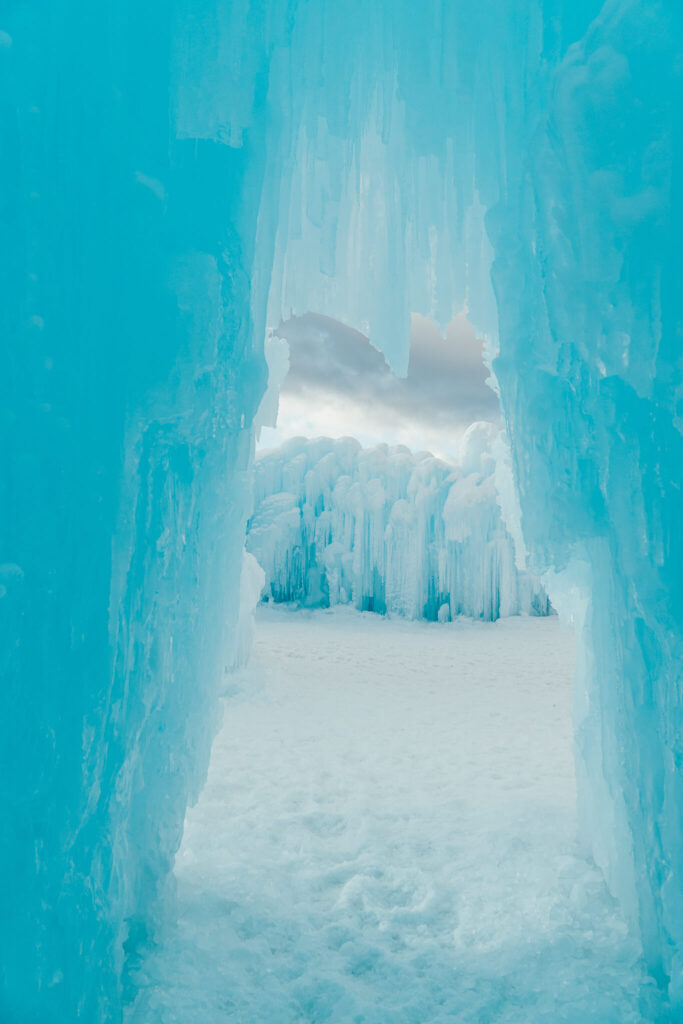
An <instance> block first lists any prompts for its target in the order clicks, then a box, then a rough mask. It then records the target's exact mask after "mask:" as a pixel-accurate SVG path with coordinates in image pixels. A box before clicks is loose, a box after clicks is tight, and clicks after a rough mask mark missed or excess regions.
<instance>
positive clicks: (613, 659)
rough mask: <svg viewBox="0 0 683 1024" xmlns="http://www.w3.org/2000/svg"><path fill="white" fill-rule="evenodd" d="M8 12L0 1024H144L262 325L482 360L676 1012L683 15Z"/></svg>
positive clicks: (229, 548)
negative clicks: (4, 1022) (135, 1017)
mask: <svg viewBox="0 0 683 1024" xmlns="http://www.w3.org/2000/svg"><path fill="white" fill-rule="evenodd" d="M58 8H59V9H56V7H55V5H52V7H49V6H48V5H47V4H45V3H43V2H41V0H23V2H18V0H10V2H9V4H7V5H6V6H5V7H4V8H3V10H2V12H1V13H0V133H1V136H0V137H1V139H2V142H1V145H2V153H3V161H2V166H1V167H0V231H1V233H2V236H1V237H2V246H1V247H0V325H1V328H0V329H1V332H2V334H1V339H0V359H1V364H0V389H2V402H1V404H0V416H1V422H2V432H3V436H2V440H1V447H0V451H1V452H2V455H1V456H0V462H1V465H2V477H1V479H2V493H1V499H2V500H1V502H0V549H1V550H0V574H1V579H0V594H2V597H1V598H0V629H1V630H2V637H1V639H2V646H1V653H0V658H1V662H0V663H1V664H2V690H1V693H2V696H1V698H0V700H1V701H2V707H1V715H0V721H1V723H2V724H1V726H0V728H1V729H2V736H1V742H0V757H1V758H2V776H3V784H2V788H1V790H0V792H1V793H2V807H1V808H0V814H1V815H2V820H3V822H4V828H5V832H4V835H3V840H2V845H1V848H0V877H2V878H3V879H10V880H11V885H8V886H6V887H5V891H4V892H3V894H2V897H0V899H1V900H2V907H1V910H2V918H3V922H4V926H3V929H2V933H1V936H0V965H1V966H0V971H1V972H2V973H1V974H0V1007H1V1008H2V1011H3V1014H4V1016H5V1017H6V1018H7V1019H9V1020H10V1021H22V1022H23V1021H25V1020H36V1021H40V1022H41V1024H42V1022H49V1021H53V1020H54V1021H60V1022H63V1021H66V1020H75V1019H79V1015H80V1016H81V1017H82V1019H85V1020H88V1021H100V1020H101V1021H105V1020H106V1021H114V1022H115V1021H116V1020H117V1019H118V1014H119V1012H120V1007H121V1004H122V1000H123V999H125V959H126V957H131V956H135V955H136V949H138V948H140V946H141V945H144V942H145V941H146V940H147V938H148V936H149V935H150V934H152V932H153V924H154V920H155V916H156V915H157V914H158V913H159V906H162V905H163V900H162V901H161V902H160V900H159V896H160V895H163V891H164V887H165V879H166V876H167V873H168V869H169V866H170V864H171V863H172V858H173V854H174V851H175V849H176V848H177V844H178V841H179V836H180V831H181V828H182V820H183V813H184V808H185V804H186V801H187V800H188V799H191V798H192V797H193V796H194V795H195V794H196V792H197V790H198V788H199V786H200V785H201V780H202V777H203V771H204V768H205V765H206V761H207V757H208V750H209V744H210V739H211V736H212V734H213V731H214V730H215V728H216V721H215V705H216V694H217V692H218V688H219V683H220V676H221V671H222V667H223V665H224V664H225V662H226V660H228V658H229V653H230V645H231V634H232V629H233V625H234V623H235V621H236V619H237V612H238V600H239V595H238V586H239V579H238V576H239V566H240V564H241V547H242V543H243V531H244V523H245V519H246V516H247V514H248V505H249V493H248V485H247V472H248V465H249V461H250V458H251V448H252V438H251V430H250V426H251V422H252V419H253V416H254V413H255V410H256V408H257V406H258V402H259V399H260V396H261V393H262V391H263V387H264V384H265V363H264V360H263V356H262V339H263V335H264V331H265V326H266V322H267V319H270V320H271V321H272V320H273V319H274V318H276V317H277V316H278V315H279V312H280V311H281V310H283V309H284V310H286V311H287V312H289V310H290V309H294V310H295V311H298V312H303V311H305V309H306V308H312V309H316V310H317V311H319V312H322V313H328V314H331V315H341V316H342V317H343V318H344V319H348V320H350V321H352V322H353V323H354V324H356V325H357V326H363V327H366V328H367V329H368V330H369V331H370V333H371V337H372V339H373V340H374V341H375V342H376V343H377V344H378V345H380V346H381V347H382V348H383V349H384V351H385V352H386V354H387V357H388V358H389V359H390V360H391V362H392V364H393V366H394V367H395V368H396V369H397V370H399V371H400V370H401V369H403V368H405V366H406V365H407V339H408V330H407V328H408V322H407V317H408V313H409V312H410V311H411V310H413V311H416V312H417V311H419V312H423V313H426V314H431V315H432V316H434V317H435V319H437V320H439V321H441V322H445V321H446V320H448V319H449V318H450V315H451V313H452V312H453V311H454V310H458V309H460V308H461V307H462V306H463V304H464V303H467V306H468V310H469V315H470V317H471V319H472V320H473V321H474V322H475V323H476V324H477V325H478V326H479V327H480V328H482V329H484V330H486V331H487V332H488V335H489V338H490V352H491V355H492V357H493V356H495V361H494V368H495V372H496V375H497V377H498V380H499V382H500V386H501V392H502V401H503V406H504V410H505V414H506V418H507V421H508V424H509V428H510V433H511V439H512V450H513V459H514V465H515V469H516V474H517V482H518V489H519V499H520V508H521V523H522V527H523V530H524V539H525V543H526V545H527V548H528V550H529V554H530V561H531V568H532V569H533V570H535V571H545V570H553V571H555V573H556V577H555V582H554V585H553V592H552V596H553V598H554V599H557V601H558V602H562V601H564V602H565V603H569V602H570V601H571V602H572V603H573V607H574V610H575V612H576V614H577V616H579V617H580V618H581V619H582V621H583V623H584V626H583V645H584V654H583V657H582V659H581V668H580V674H579V679H578V681H577V704H576V717H577V749H578V753H579V768H580V771H579V775H580V783H581V790H582V806H583V808H584V827H585V832H586V835H587V837H588V838H589V839H590V841H591V842H592V843H593V846H594V849H595V851H596V855H597V857H598V859H599V861H600V863H601V864H603V866H604V867H605V870H606V872H607V874H608V877H609V879H610V882H611V884H612V886H613V888H614V891H615V892H616V893H617V894H618V895H619V896H620V897H621V898H622V899H623V900H624V903H625V905H626V906H627V908H628V910H629V911H630V913H631V917H632V920H633V921H634V926H638V927H640V928H641V931H642V934H643V938H644V944H645V949H646V953H647V956H648V958H649V962H650V964H651V966H652V970H653V972H654V973H655V974H656V975H657V976H658V977H659V978H660V980H662V982H663V983H665V984H668V983H669V980H671V986H670V988H671V994H672V998H673V1000H674V1002H676V1001H680V1000H681V999H683V996H682V995H681V992H680V987H681V979H683V971H682V968H681V963H680V956H681V951H683V908H681V893H682V891H683V825H682V823H681V815H680V807H681V805H682V799H681V792H680V790H681V763H682V757H683V754H682V750H681V738H680V737H681V730H680V721H681V719H680V716H681V711H680V708H681V679H680V665H681V626H680V622H681V615H682V614H683V594H681V586H682V583H681V579H682V577H681V574H680V570H679V567H680V565H681V554H682V552H681V544H682V540H681V527H680V524H681V522H683V509H682V508H681V492H680V485H681V466H682V465H683V451H682V439H681V429H682V427H683V413H682V412H681V400H682V399H683V391H682V387H683V385H682V379H683V375H682V372H681V357H680V345H681V330H680V314H679V311H678V304H677V294H676V292H677V287H678V283H679V280H680V269H679V268H680V260H679V256H678V244H679V243H678V239H679V238H680V236H681V227H682V226H683V225H682V223H681V221H682V217H681V205H680V179H681V127H680V117H679V111H680V109H681V99H682V97H681V67H682V62H681V59H680V40H681V38H682V26H681V17H682V15H681V13H680V10H679V8H678V5H676V4H674V3H673V2H663V0H662V2H656V0H645V2H643V0H640V2H638V3H635V2H632V0H609V2H607V3H604V4H603V3H601V2H599V0H573V2H571V3H570V2H569V0H511V2H509V3H505V4H502V3H500V4H499V3H493V2H489V3H482V2H481V0H478V2H472V0H431V2H428V3H424V4H420V5H416V4H414V3H412V2H411V3H409V2H407V0H398V2H392V3H391V4H389V3H388V2H387V0H364V2H362V3H361V2H360V0H344V2H339V0H337V2H334V3H332V2H331V0H319V2H318V0H317V2H304V0H290V2H286V0H270V2H261V3H257V2H248V0H231V2H230V3H228V2H227V0H225V2H222V0H218V2H216V0H214V2H213V3H208V2H207V0H176V2H172V3H165V4H160V3H156V2H155V3H148V4H132V3H130V2H128V0H123V2H120V3H118V4H117V5H112V4H108V3H106V2H105V3H102V4H99V5H93V4H86V3H84V2H81V0H62V2H61V3H60V4H59V5H58Z"/></svg>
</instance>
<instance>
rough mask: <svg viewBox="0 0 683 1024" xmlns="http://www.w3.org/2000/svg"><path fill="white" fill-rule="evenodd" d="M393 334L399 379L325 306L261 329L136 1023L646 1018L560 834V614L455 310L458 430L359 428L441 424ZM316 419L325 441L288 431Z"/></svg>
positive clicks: (424, 370)
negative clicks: (203, 675)
mask: <svg viewBox="0 0 683 1024" xmlns="http://www.w3.org/2000/svg"><path fill="white" fill-rule="evenodd" d="M413 328H414V330H413V335H414V336H413V348H412V358H411V367H412V373H411V369H410V368H409V372H408V377H407V378H406V380H405V381H397V379H396V378H393V376H392V375H391V374H390V372H389V371H388V368H387V367H386V364H385V363H384V360H383V358H382V357H381V356H380V355H379V353H377V352H376V351H375V350H374V349H372V348H371V347H370V346H369V343H367V339H364V338H363V336H362V335H359V334H358V333H357V332H352V331H349V330H348V329H347V328H343V327H341V325H338V324H336V323H335V322H334V321H330V320H328V319H325V318H321V317H316V316H308V317H302V318H299V319H298V320H294V321H291V322H289V323H288V324H287V325H284V326H283V327H282V328H281V329H280V331H279V332H278V334H279V336H281V337H283V338H286V340H287V342H288V345H289V363H290V371H289V376H288V378H287V380H286V381H285V383H284V386H283V389H282V405H281V418H280V421H279V425H278V426H277V427H273V428H271V431H272V432H271V433H270V434H268V433H267V432H266V434H265V437H264V438H263V441H264V447H263V448H262V450H261V452H260V453H259V455H258V457H257V460H256V466H255V493H254V502H255V507H254V514H253V516H252V519H251V521H250V524H249V528H248V537H247V549H248V551H249V554H250V558H251V559H252V561H251V562H247V565H248V566H249V565H250V566H251V567H250V568H248V569H247V573H246V574H245V579H248V580H250V581H251V584H252V585H253V584H254V582H255V581H256V582H257V583H258V586H257V588H256V589H258V587H260V588H261V598H262V601H261V603H260V605H259V607H258V608H257V609H256V616H255V618H256V628H255V637H254V651H253V655H252V657H251V660H250V661H249V663H248V664H247V665H246V667H239V668H237V669H235V671H233V672H232V673H231V674H230V676H229V679H228V685H227V689H226V693H225V696H224V724H223V727H222V730H221V732H220V734H219V736H218V738H217V740H216V742H215V744H214V748H213V753H212V761H211V767H210V772H209V778H208V781H207V784H206V787H205V789H204V792H203V794H202V796H201V799H200V801H199V803H198V805H197V806H196V807H195V808H192V809H191V810H190V811H189V813H188V816H187V819H186V823H185V834H184V838H183V843H182V847H181V850H180V853H179V855H178V858H177V861H176V868H175V875H176V881H177V886H178V922H177V925H173V926H172V927H171V928H170V930H169V933H168V936H167V938H166V940H165V942H164V943H163V944H162V945H161V946H160V947H159V949H158V950H157V951H156V952H155V953H154V954H152V955H151V956H149V957H148V958H147V960H146V962H145V965H144V977H143V978H142V979H136V981H137V983H138V984H139V994H138V998H137V1001H136V1004H135V1006H134V1008H133V1011H132V1020H133V1021H134V1022H135V1024H149V1022H152V1021H155V1022H159V1024H161V1022H164V1024H165V1022H167V1021H168V1022H170V1021H177V1020H180V1021H182V1022H183V1024H194V1022H195V1021H196V1022H197V1024H199V1022H200V1021H201V1022H202V1024H204V1022H205V1021H206V1020H210V1021H221V1020H228V1021H245V1022H247V1021H248V1022H254V1024H256V1022H261V1021H263V1022H266V1021H267V1022H270V1021H277V1022H278V1024H280V1022H282V1024H290V1022H291V1024H295V1022H297V1024H299V1022H302V1024H303V1022H309V1024H313V1022H318V1021H330V1022H333V1024H346V1022H349V1021H354V1022H355V1021H358V1022H364V1024H394V1022H395V1024H399V1022H401V1024H404V1022H405V1024H432V1022H433V1024H437V1022H446V1021H448V1022H451V1021H458V1022H460V1021H465V1022H472V1024H475V1022H476V1024H479V1022H483V1021H500V1022H506V1024H513V1022H516V1024H521V1022H525V1024H528V1022H530V1021H543V1020H549V1021H550V1020H552V1021H559V1020H565V1021H576V1022H578V1021H581V1022H582V1024H587V1022H588V1024H590V1022H596V1024H597V1022H601V1024H604V1022H605V1021H608V1020H609V1021H611V1020H614V1021H617V1020H618V1021H620V1022H621V1021H646V1020H648V1019H649V1018H648V1017H647V1016H644V1015H643V1014H642V1013H641V1010H642V1008H643V990H644V987H646V986H645V973H644V968H643V965H642V962H641V960H640V950H639V947H638V944H637V943H636V942H635V941H634V940H633V939H631V938H629V936H628V933H627V930H626V927H625V924H624V921H623V918H622V916H621V912H620V910H619V909H618V907H617V906H616V904H615V903H614V901H613V900H612V899H611V898H610V896H609V894H608V892H607V889H606V887H605V884H604V881H603V879H602V875H601V874H600V872H599V871H598V870H597V869H596V867H595V866H594V864H593V863H592V862H591V860H590V859H589V858H588V856H587V855H586V852H585V850H583V849H582V848H581V846H580V844H579V842H578V840H577V823H576V813H577V812H576V796H575V780H574V768H573V752H572V713H571V703H572V674H573V661H574V635H573V631H572V629H571V628H570V627H569V626H568V625H567V624H566V623H563V622H562V621H560V619H559V618H558V617H557V616H556V615H553V614H548V613H549V612H550V611H551V609H550V607H549V605H548V603H547V598H546V597H545V592H544V591H543V588H542V586H541V584H540V583H539V581H537V580H534V579H533V578H532V577H530V576H529V575H528V574H527V573H525V572H524V571H523V570H521V569H520V567H519V564H518V563H517V562H516V561H515V553H514V543H513V540H512V537H511V536H510V533H509V530H508V528H507V525H506V521H505V518H504V515H503V514H502V510H501V495H500V489H501V487H502V486H503V485H502V484H501V483H500V478H499V477H497V475H496V467H497V465H498V462H499V461H500V459H501V458H502V454H501V453H503V452H504V448H503V447H501V445H500V443H499V438H498V432H499V429H500V423H499V416H498V408H497V401H496V399H495V396H493V400H491V396H492V395H493V393H492V392H490V391H488V394H487V395H484V393H483V391H481V390H480V385H481V387H482V388H483V387H485V384H484V379H485V371H484V367H483V363H482V359H481V346H479V347H478V348H477V347H476V345H475V344H474V343H475V342H476V339H475V338H474V334H473V333H472V332H471V329H468V327H467V325H466V324H462V323H461V324H460V325H459V327H458V325H456V328H455V329H454V333H457V330H458V329H459V330H460V335H461V340H463V342H464V344H463V350H462V351H461V352H460V355H459V357H458V359H459V360H460V362H459V363H458V366H457V370H458V371H462V363H463V362H464V363H465V364H467V365H469V366H470V367H471V369H472V373H471V380H470V389H469V390H470V393H471V395H472V396H473V398H472V403H471V409H470V411H469V414H468V413H465V412H463V406H464V403H463V402H460V408H459V410H458V414H459V415H460V416H461V420H460V423H459V428H460V429H459V430H458V429H456V428H455V423H454V422H453V421H449V420H448V417H447V416H445V415H444V422H443V423H442V424H441V431H440V436H441V437H443V438H444V439H445V438H446V436H447V435H449V436H454V437H455V438H456V439H457V443H456V444H455V445H454V446H453V448H452V449H451V450H444V451H443V452H442V453H441V455H442V457H441V458H437V457H435V456H433V455H432V454H430V453H429V452H425V451H421V452H420V451H418V452H415V451H412V452H411V451H410V450H409V449H408V448H406V447H400V446H396V445H391V444H389V445H388V444H386V443H385V444H379V445H377V444H375V445H374V447H373V446H371V442H376V441H379V440H380V438H379V436H378V435H377V433H373V432H381V431H382V430H384V431H386V434H385V436H386V437H387V439H388V440H389V441H391V442H396V441H399V440H404V438H402V437H400V436H397V431H396V426H394V429H395V433H394V434H393V435H392V434H391V429H392V426H393V425H395V424H396V415H395V414H396V411H397V410H399V409H405V410H410V417H409V416H408V415H406V417H405V420H406V422H409V423H410V429H411V430H412V436H419V432H420V428H421V425H422V429H423V431H424V434H423V436H425V437H426V436H429V435H428V430H429V429H431V430H432V434H431V437H432V438H435V437H437V435H438V434H439V429H438V425H435V422H436V421H438V419H439V417H438V416H437V415H435V409H437V408H438V401H437V399H438V395H439V387H438V386H437V385H439V386H440V385H441V384H443V383H444V377H445V374H446V369H445V365H444V363H443V361H442V360H441V359H440V357H441V356H442V355H443V353H442V352H441V351H439V347H438V340H437V337H436V336H435V335H434V334H433V333H431V332H430V330H429V327H428V325H426V322H421V321H417V322H416V323H414V325H413ZM420 332H422V337H423V341H422V343H421V342H420V340H419V339H420ZM436 333H437V335H438V332H436ZM415 335H417V345H416V344H415ZM449 340H450V341H451V343H453V337H451V338H450V339H449ZM441 341H443V343H444V344H446V341H445V340H444V339H441ZM420 344H422V348H423V351H422V352H421V353H420V354H419V355H418V357H417V358H416V357H415V352H416V349H419V348H420ZM454 347H455V346H454ZM350 353H351V354H350ZM475 355H476V358H474V356H475ZM430 360H431V362H432V363H434V364H435V365H432V366H431V369H430ZM457 362H458V360H457V359H456V363H457ZM330 366H333V368H334V372H333V373H330ZM416 367H417V369H416ZM456 372H457V371H456ZM393 389H395V391H394V390H393ZM480 402H481V403H488V405H486V406H485V407H486V408H487V409H488V411H489V412H490V418H489V419H488V420H487V421H485V422H483V423H482V422H481V421H479V422H478V423H475V424H473V423H472V420H473V419H475V418H476V413H474V412H473V410H474V409H475V408H476V409H477V411H478V410H479V409H480V408H481V405H479V404H477V403H480ZM421 408H422V410H423V412H424V415H423V417H422V420H421V416H420V409H421ZM442 411H443V412H444V413H445V412H446V410H442ZM392 414H393V418H392ZM316 416H318V417H319V419H318V422H319V423H320V424H321V428H322V429H321V430H318V429H314V430H311V424H313V423H314V422H315V417H316ZM325 417H327V419H325ZM335 417H336V419H335ZM463 420H466V421H467V422H464V421H463ZM325 423H326V424H332V425H333V426H334V424H337V426H338V429H334V431H330V432H334V433H336V434H338V435H339V436H338V437H336V438H334V437H333V438H320V437H318V438H310V437H308V438H301V437H298V438H297V437H295V438H292V437H289V438H287V435H291V434H298V433H300V432H304V433H307V434H310V433H315V434H317V433H319V432H323V431H324V430H325V429H326V428H325V426H323V424H325ZM293 424H297V426H293ZM449 431H450V434H449ZM350 433H356V434H362V440H363V441H364V442H365V446H363V445H361V443H360V441H359V440H358V439H354V438H349V437H348V436H347V435H348V434H350ZM273 444H275V445H276V447H275V448H274V449H273V448H272V447H271V448H270V449H269V448H268V445H270V446H272V445H273ZM416 447H418V446H416ZM419 447H422V446H419ZM433 447H436V445H434V446H433ZM254 560H255V561H254ZM256 562H258V563H259V564H260V566H261V568H262V571H263V575H262V576H261V577H258V573H257V571H256V570H255V568H254V567H255V563H256ZM378 613H379V614H378ZM646 1012H647V1011H646Z"/></svg>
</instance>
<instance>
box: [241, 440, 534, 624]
mask: <svg viewBox="0 0 683 1024" xmlns="http://www.w3.org/2000/svg"><path fill="white" fill-rule="evenodd" d="M496 451H498V452H502V451H504V448H503V441H502V437H501V435H500V431H499V430H498V429H497V428H496V427H495V426H494V425H493V424H491V423H473V424H472V425H471V426H470V427H469V429H468V430H467V432H466V433H465V436H464V438H463V439H462V443H461V446H460V453H459V459H458V461H457V463H456V464H450V463H447V462H444V461H442V460H441V459H438V458H435V457H434V456H432V455H430V454H429V452H420V453H418V454H413V453H411V452H410V451H409V450H408V449H407V448H405V447H403V446H398V447H389V446H387V445H378V446H376V447H374V448H365V449H364V448H361V446H360V444H359V443H358V441H356V440H354V438H351V437H347V438H342V439H340V440H336V441H335V440H330V439H329V438H318V439H316V440H307V439H305V438H293V439H292V440H290V441H287V442H285V444H284V445H282V447H281V448H278V449H276V450H274V451H272V452H268V453H264V454H263V455H262V456H261V457H260V458H259V459H257V461H256V466H255V468H254V505H255V507H254V514H253V515H252V517H251V519H250V521H249V525H248V535H247V547H248V548H249V550H250V551H251V553H252V554H253V555H254V556H255V557H256V559H257V561H258V562H259V564H260V565H261V567H262V568H263V569H264V571H265V574H266V582H265V587H264V597H265V598H266V599H272V600H274V601H276V602H292V601H296V602H298V603H300V604H304V605H306V606H308V607H315V606H318V607H326V606H330V605H332V606H333V605H337V604H347V603H350V604H353V605H355V607H356V608H357V609H358V610H359V611H376V612H380V613H382V614H383V613H385V612H389V613H392V612H393V613H397V614H399V615H403V616H405V617H406V618H410V619H422V618H424V619H429V620H432V621H435V620H437V619H439V620H441V621H444V620H447V619H451V618H455V617H456V616H457V615H470V616H472V617H474V618H481V619H488V620H494V619H497V618H499V616H506V615H517V614H519V613H520V612H527V613H530V614H534V615H547V614H549V612H550V607H549V602H548V598H547V595H546V594H545V592H544V590H543V587H542V586H541V584H540V582H539V581H538V580H536V579H535V578H534V577H533V576H531V575H530V574H529V573H527V572H525V571H523V570H520V569H518V567H517V563H516V553H515V546H514V542H513V539H512V537H511V535H510V533H509V532H508V530H507V528H506V525H505V522H504V520H503V518H502V516H501V509H500V497H499V494H498V489H497V486H496V477H497V468H498V467H497V459H496Z"/></svg>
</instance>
